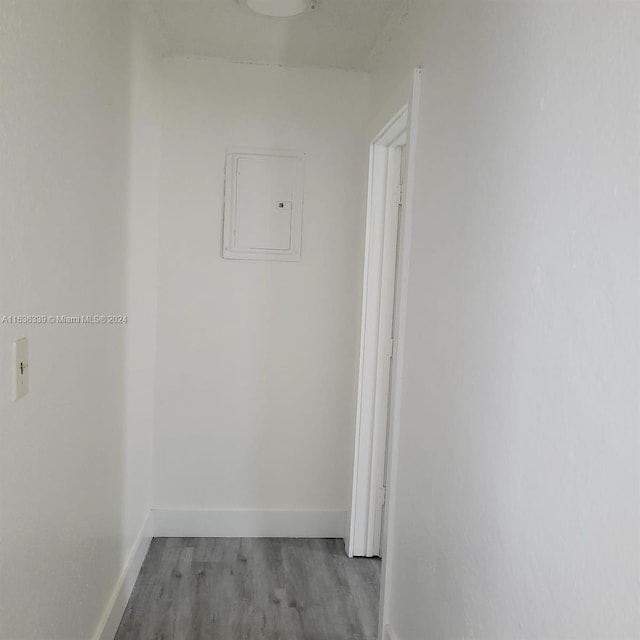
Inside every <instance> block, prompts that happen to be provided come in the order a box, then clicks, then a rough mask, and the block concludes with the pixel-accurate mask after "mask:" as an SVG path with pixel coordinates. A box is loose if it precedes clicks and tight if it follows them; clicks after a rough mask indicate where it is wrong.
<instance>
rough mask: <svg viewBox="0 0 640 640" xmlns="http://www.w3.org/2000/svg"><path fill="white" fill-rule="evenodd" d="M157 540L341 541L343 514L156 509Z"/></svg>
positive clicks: (317, 511) (154, 513)
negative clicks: (296, 539) (288, 539)
mask: <svg viewBox="0 0 640 640" xmlns="http://www.w3.org/2000/svg"><path fill="white" fill-rule="evenodd" d="M151 513H152V515H153V522H154V530H155V535H156V536H157V537H162V538H164V537H168V538H172V537H189V538H192V537H194V538H195V537H203V538H342V537H343V533H344V519H345V512H344V511H323V510H279V509H230V510H218V509H193V510H190V509H153V510H152V512H151Z"/></svg>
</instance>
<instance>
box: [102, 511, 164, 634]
mask: <svg viewBox="0 0 640 640" xmlns="http://www.w3.org/2000/svg"><path fill="white" fill-rule="evenodd" d="M153 536H154V532H153V521H152V518H151V515H150V514H149V515H147V518H146V520H145V522H144V524H143V525H142V528H141V529H140V533H139V534H138V537H137V538H136V541H135V543H134V545H133V549H132V550H131V553H130V554H129V557H128V558H127V561H126V563H125V565H124V568H123V569H122V573H121V574H120V577H119V578H118V582H117V583H116V586H115V587H114V589H113V592H112V594H111V597H110V598H109V602H108V603H107V606H106V607H105V610H104V613H103V614H102V618H101V619H100V622H99V624H98V627H97V629H96V632H95V634H94V640H113V639H114V637H115V635H116V632H117V631H118V627H119V626H120V620H122V615H123V614H124V610H125V609H126V607H127V602H128V601H129V596H130V595H131V592H132V591H133V586H134V585H135V583H136V579H137V578H138V574H139V573H140V568H141V567H142V563H143V562H144V559H145V556H146V555H147V551H148V550H149V545H150V544H151V539H152V538H153Z"/></svg>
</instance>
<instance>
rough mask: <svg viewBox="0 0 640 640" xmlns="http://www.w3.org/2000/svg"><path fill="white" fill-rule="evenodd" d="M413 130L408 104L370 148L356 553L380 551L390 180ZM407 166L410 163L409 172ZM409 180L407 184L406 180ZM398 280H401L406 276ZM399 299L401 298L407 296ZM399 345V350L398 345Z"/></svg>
mask: <svg viewBox="0 0 640 640" xmlns="http://www.w3.org/2000/svg"><path fill="white" fill-rule="evenodd" d="M408 132H409V106H408V105H407V106H404V107H403V108H402V109H400V111H399V112H398V113H397V114H396V115H395V116H394V117H393V118H392V119H391V120H390V122H389V123H388V124H387V125H386V126H385V127H384V129H383V130H382V131H381V132H380V133H379V134H378V135H377V136H376V137H375V138H374V139H373V141H372V142H371V146H370V152H369V193H368V202H367V224H366V244H365V259H364V289H363V301H362V325H361V342H360V365H359V375H358V397H357V412H356V434H355V455H354V471H353V487H352V499H351V511H350V518H349V523H348V531H347V537H346V542H347V545H346V546H347V553H348V555H349V556H350V557H353V556H368V557H370V556H373V555H378V554H379V553H380V549H379V544H380V542H379V539H380V521H379V519H378V518H377V517H376V515H377V511H378V509H377V506H378V505H377V501H378V500H379V492H380V489H381V487H382V486H383V485H384V465H385V448H386V447H385V442H386V439H387V424H388V421H389V416H390V413H389V409H390V405H389V402H390V401H391V392H390V389H389V376H390V374H391V366H395V365H394V364H393V362H392V363H391V365H390V363H389V358H390V356H391V351H390V350H391V347H392V345H391V342H390V338H391V324H392V318H393V309H392V308H391V309H390V308H388V307H392V306H393V295H392V296H391V300H390V301H389V296H388V295H387V296H386V297H385V296H383V287H384V286H385V283H388V281H389V277H390V276H391V281H392V282H394V281H395V278H394V277H393V275H394V274H395V269H396V258H395V249H396V234H398V233H401V234H402V233H403V232H402V230H401V229H399V225H398V218H397V213H398V201H397V196H398V194H396V193H394V188H395V185H393V184H390V180H389V176H390V175H391V174H392V172H393V170H394V168H395V167H394V165H395V163H396V162H398V158H399V151H400V148H401V147H402V146H405V145H406V144H407V136H408ZM406 170H407V168H406V167H405V168H404V172H405V173H406ZM403 182H404V184H406V181H403ZM394 207H395V212H394ZM404 217H405V216H403V218H404ZM401 224H402V223H401ZM402 226H404V225H402ZM391 243H392V244H393V253H394V259H393V260H390V259H389V255H388V253H389V246H390V244H391ZM401 257H402V256H401V254H398V256H397V260H398V264H399V260H400V259H401ZM390 270H391V273H390ZM398 282H399V283H401V281H400V280H398ZM399 303H400V304H401V301H399ZM387 333H388V334H389V335H387ZM395 337H396V338H397V336H395ZM394 351H396V353H397V349H396V348H394ZM380 449H382V450H380ZM385 519H386V518H385ZM376 529H377V531H376Z"/></svg>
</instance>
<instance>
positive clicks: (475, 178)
mask: <svg viewBox="0 0 640 640" xmlns="http://www.w3.org/2000/svg"><path fill="white" fill-rule="evenodd" d="M639 29H640V7H639V5H638V4H636V3H616V2H575V3H574V2H563V3H554V2H446V3H445V2H429V3H427V2H424V3H415V7H414V9H413V13H412V14H410V15H409V17H408V19H407V20H405V21H404V23H403V24H402V25H401V26H400V27H399V28H398V29H397V30H396V31H395V34H394V35H393V37H391V39H390V40H389V41H388V43H387V49H386V50H384V51H383V52H382V59H381V62H380V63H379V66H378V71H377V72H376V73H375V74H374V77H373V100H374V102H375V104H376V109H375V111H376V113H375V115H374V120H378V121H382V122H384V120H385V119H386V118H387V117H388V116H390V115H391V114H392V113H393V111H394V110H395V108H396V106H397V104H393V96H394V95H397V96H402V95H403V94H404V95H406V91H404V90H403V86H404V87H406V84H407V81H408V79H409V73H410V70H411V68H412V67H413V66H415V65H416V64H420V65H422V66H423V67H424V81H423V82H424V86H423V91H422V106H421V112H420V134H419V144H418V149H417V153H418V165H417V181H416V182H417V184H416V193H415V196H416V199H415V203H416V206H415V219H414V233H413V241H412V242H413V244H412V257H411V275H410V292H409V300H408V305H409V306H408V326H407V354H406V367H405V371H404V379H405V387H404V404H403V409H402V413H403V420H402V425H401V431H400V439H399V450H398V477H397V482H396V486H395V488H394V494H393V499H394V504H395V516H394V517H393V520H392V523H391V528H392V538H393V541H394V543H393V549H392V558H393V565H392V566H393V568H392V577H391V607H390V622H391V624H392V626H393V628H394V629H395V631H396V634H397V637H398V638H399V639H400V640H416V639H418V638H434V639H436V638H437V639H438V640H447V639H453V638H487V639H489V638H490V639H492V640H497V639H513V638H531V639H535V640H542V639H545V640H557V639H559V638H563V639H569V638H571V639H575V640H586V639H587V638H593V639H595V638H598V639H601V640H602V639H604V638H606V639H608V640H612V639H618V640H621V639H623V638H625V639H628V638H638V637H640V608H639V606H638V603H639V596H640V585H639V578H640V557H639V544H638V542H639V534H640V529H639V526H640V513H639V509H640V484H639V469H640V465H639V464H638V462H639V453H640V450H639V430H638V420H639V417H640V416H639V408H638V392H639V362H640V358H639V356H640V352H639V345H638V331H639V325H638V321H639V317H638V291H639V284H640V282H639V278H638V266H639V253H638V250H639V224H640V216H639V215H638V205H639V204H640V203H639V189H638V177H639V175H640V146H639V137H638V133H639V123H640V120H639V108H638V105H639V98H640V73H639V72H640V68H639V63H638V61H639V60H640V43H639V41H638V38H637V34H638V31H639ZM397 99H398V98H396V100H397ZM405 99H406V98H405Z"/></svg>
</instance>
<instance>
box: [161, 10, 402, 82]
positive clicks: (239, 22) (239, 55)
mask: <svg viewBox="0 0 640 640" xmlns="http://www.w3.org/2000/svg"><path fill="white" fill-rule="evenodd" d="M149 2H150V4H151V6H152V8H153V9H154V11H155V13H156V15H157V18H158V20H159V23H160V28H161V30H162V32H163V35H164V40H165V46H166V49H167V53H168V54H172V55H204V56H215V57H218V58H227V59H230V60H236V61H244V62H267V63H274V64H285V65H304V66H315V67H337V68H343V69H367V66H368V61H369V54H370V53H371V51H372V49H373V47H374V45H375V43H376V41H377V38H378V36H379V35H380V34H381V32H382V31H383V29H384V27H385V25H386V24H387V22H388V21H389V20H390V19H392V16H393V15H395V14H396V13H397V12H398V11H399V10H401V9H402V7H403V6H404V5H405V4H406V2H407V0H315V8H314V9H310V10H308V11H307V12H305V13H304V14H302V15H300V16H296V17H293V18H268V17H265V16H261V15H257V14H255V13H253V12H252V11H251V10H250V9H248V8H247V6H246V5H245V4H244V1H243V0H149Z"/></svg>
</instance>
